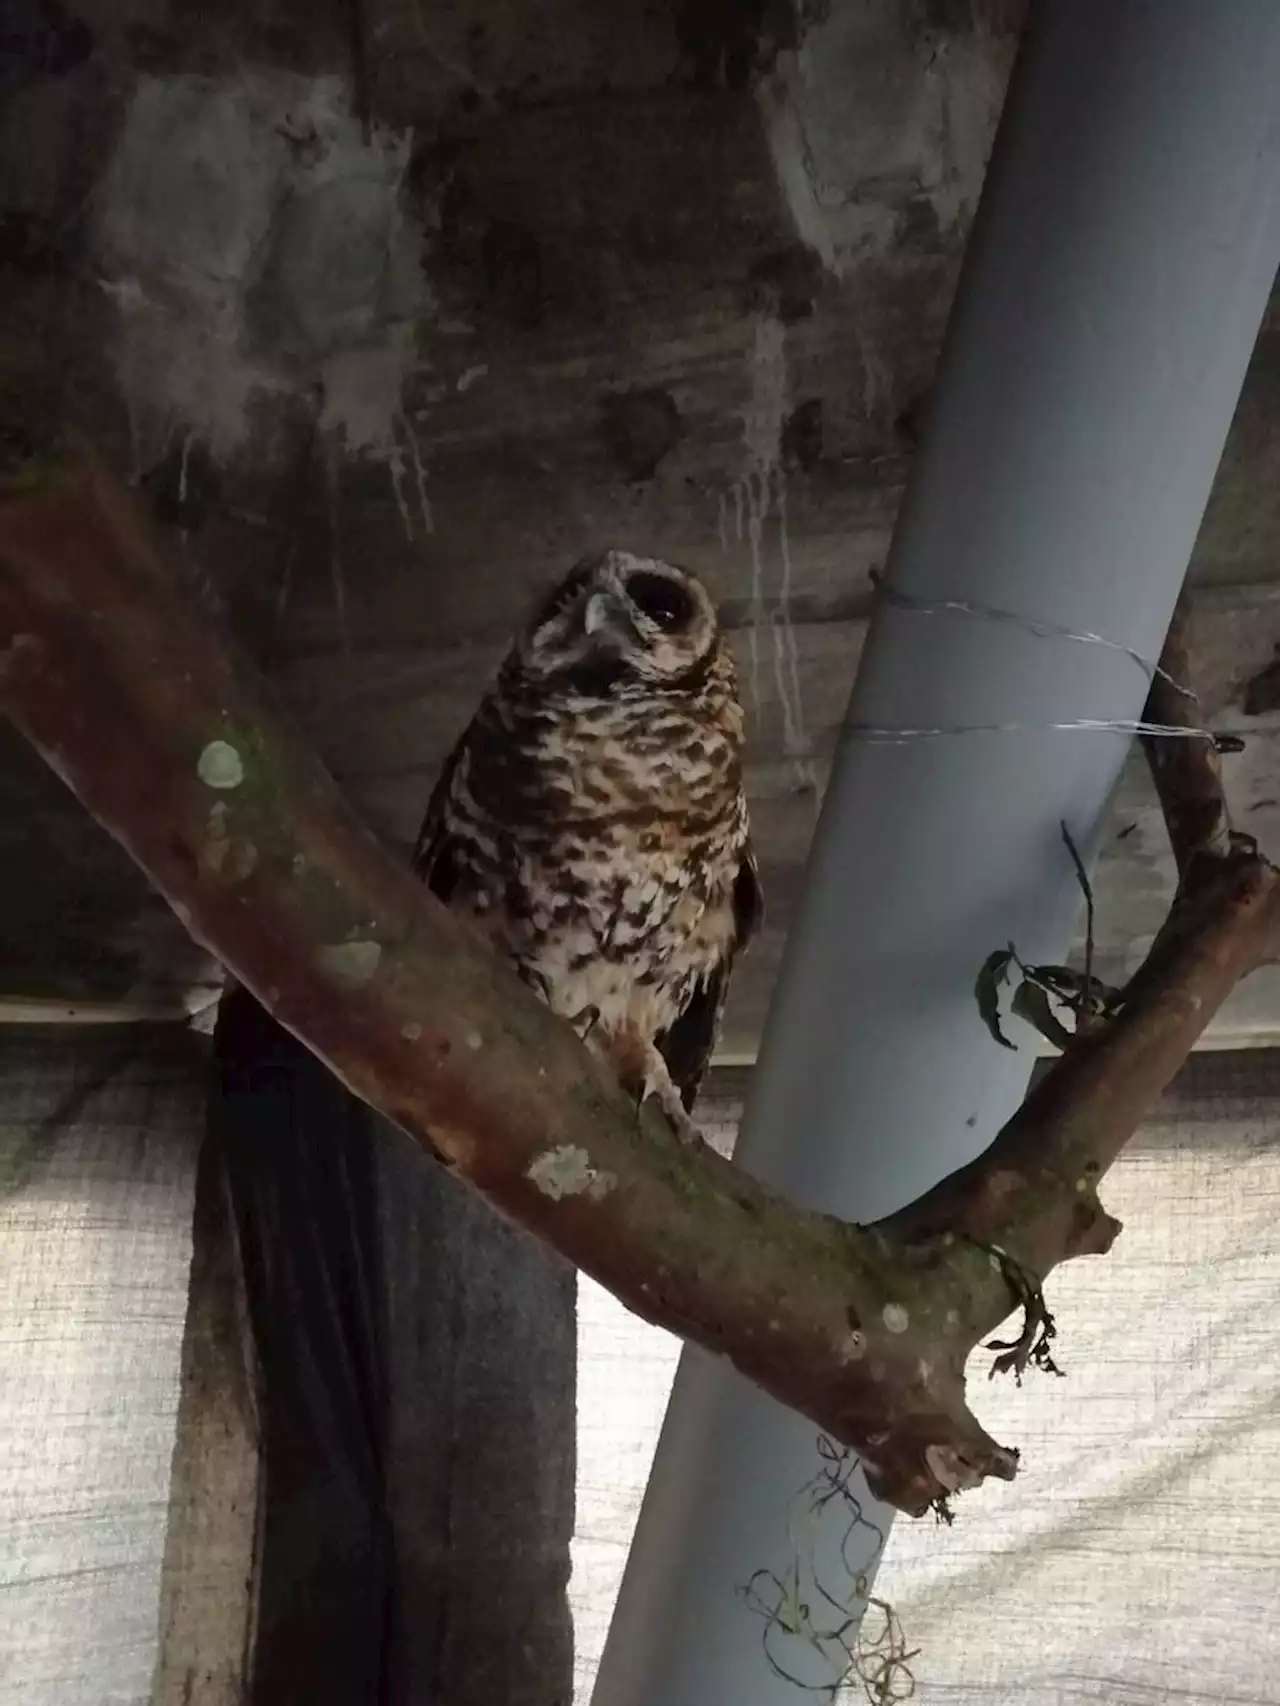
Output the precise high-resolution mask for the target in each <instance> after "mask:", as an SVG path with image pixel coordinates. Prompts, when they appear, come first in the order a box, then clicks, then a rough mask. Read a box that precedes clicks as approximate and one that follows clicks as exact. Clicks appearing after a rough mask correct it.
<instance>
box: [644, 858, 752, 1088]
mask: <svg viewBox="0 0 1280 1706" xmlns="http://www.w3.org/2000/svg"><path fill="white" fill-rule="evenodd" d="M763 918H764V895H763V893H762V891H761V888H760V872H759V868H758V867H757V865H756V860H755V854H754V853H753V852H752V851H751V846H750V844H749V843H748V844H747V845H746V846H745V847H744V848H743V850H742V858H741V861H740V862H739V865H738V874H737V876H736V877H735V878H734V883H733V921H734V934H733V939H732V941H731V942H730V943H729V946H728V948H727V949H726V950H725V953H724V955H723V957H722V958H721V960H720V962H719V964H718V965H716V967H715V968H714V970H713V971H712V972H711V973H710V974H709V975H708V976H707V977H706V978H705V979H704V980H703V981H702V982H701V983H700V984H699V985H698V986H697V988H696V989H695V990H694V993H693V998H692V999H691V1000H690V1002H689V1004H688V1006H687V1007H686V1008H685V1009H684V1011H683V1012H682V1013H681V1014H680V1016H679V1018H678V1019H676V1021H675V1022H674V1024H672V1025H671V1026H670V1027H669V1028H668V1029H667V1030H665V1031H663V1032H662V1033H661V1035H660V1036H658V1037H657V1038H655V1042H656V1044H657V1049H658V1053H659V1054H660V1055H661V1056H662V1058H663V1060H664V1061H665V1062H666V1063H667V1071H668V1072H669V1073H670V1074H671V1082H672V1083H673V1084H674V1085H675V1087H676V1089H677V1090H678V1091H679V1092H680V1100H681V1101H682V1102H683V1103H684V1105H685V1111H686V1112H689V1111H690V1110H692V1108H693V1104H694V1101H695V1100H696V1098H697V1095H698V1087H699V1085H700V1084H701V1083H702V1080H703V1077H704V1075H705V1074H706V1070H707V1067H708V1066H709V1065H710V1064H711V1055H712V1051H713V1050H714V1048H715V1046H716V1036H717V1033H718V1032H719V1029H720V1015H721V1013H722V1012H723V1011H724V1004H725V999H726V997H727V996H728V994H729V977H730V974H731V973H732V971H733V964H734V961H735V959H736V958H737V956H738V955H739V954H740V953H741V952H742V950H743V949H744V948H745V947H746V945H747V943H748V942H749V941H750V940H751V938H752V937H753V936H754V935H755V934H756V932H757V931H758V930H759V928H760V924H761V921H762V920H763Z"/></svg>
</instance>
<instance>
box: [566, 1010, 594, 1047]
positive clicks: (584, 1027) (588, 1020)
mask: <svg viewBox="0 0 1280 1706" xmlns="http://www.w3.org/2000/svg"><path fill="white" fill-rule="evenodd" d="M569 1023H570V1024H571V1025H572V1026H573V1028H574V1030H575V1031H577V1033H578V1036H579V1038H580V1040H581V1041H582V1042H584V1043H585V1042H586V1041H587V1039H588V1037H590V1035H591V1033H592V1031H594V1030H595V1028H596V1026H597V1025H598V1024H599V1023H600V1009H599V1008H598V1007H583V1008H582V1009H581V1011H580V1012H577V1013H575V1014H574V1016H573V1018H572V1019H571V1020H570V1021H569Z"/></svg>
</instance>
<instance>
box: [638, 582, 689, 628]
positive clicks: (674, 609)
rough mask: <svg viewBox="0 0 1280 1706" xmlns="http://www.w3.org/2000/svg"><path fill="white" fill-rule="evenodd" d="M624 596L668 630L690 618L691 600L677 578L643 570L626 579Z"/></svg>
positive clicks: (651, 619) (642, 612) (684, 624)
mask: <svg viewBox="0 0 1280 1706" xmlns="http://www.w3.org/2000/svg"><path fill="white" fill-rule="evenodd" d="M627 597H628V598H629V599H630V600H631V602H632V604H634V605H635V607H636V609H637V610H638V611H640V613H641V614H642V615H644V616H647V617H648V618H649V620H650V621H651V622H656V623H657V624H658V626H659V628H662V629H665V630H666V632H667V633H672V632H674V631H675V629H677V628H683V627H685V626H686V625H687V624H688V623H689V622H691V621H692V620H693V611H694V604H693V599H692V598H691V597H690V596H689V594H688V593H687V592H686V591H685V589H684V587H682V586H681V585H680V583H679V582H678V581H673V580H668V579H667V577H666V576H665V575H648V574H645V573H643V572H641V573H640V574H636V575H630V576H629V577H628V579H627Z"/></svg>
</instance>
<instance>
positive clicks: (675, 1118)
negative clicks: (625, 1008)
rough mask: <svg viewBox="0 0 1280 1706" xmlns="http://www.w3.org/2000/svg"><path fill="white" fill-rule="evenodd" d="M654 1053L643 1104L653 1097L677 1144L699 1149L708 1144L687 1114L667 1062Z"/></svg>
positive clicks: (645, 1084) (645, 1086) (646, 1081)
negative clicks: (665, 1117)
mask: <svg viewBox="0 0 1280 1706" xmlns="http://www.w3.org/2000/svg"><path fill="white" fill-rule="evenodd" d="M653 1052H654V1057H655V1058H654V1060H653V1061H652V1062H651V1063H650V1067H649V1072H648V1075H647V1076H646V1078H645V1083H644V1094H643V1096H642V1097H641V1104H642V1105H643V1103H644V1102H645V1101H647V1100H648V1098H649V1097H650V1096H652V1097H653V1098H654V1099H655V1100H656V1101H657V1103H658V1106H659V1107H660V1108H661V1109H662V1111H663V1113H664V1114H665V1115H666V1116H667V1119H668V1120H669V1121H670V1123H671V1127H672V1129H673V1130H674V1132H675V1135H676V1142H677V1143H681V1144H683V1145H684V1146H685V1147H686V1148H688V1149H699V1148H701V1147H702V1145H703V1144H704V1143H705V1142H706V1139H705V1138H704V1137H703V1135H702V1133H701V1131H699V1129H698V1127H697V1126H696V1125H695V1124H694V1123H693V1121H692V1120H691V1119H690V1118H689V1115H688V1114H687V1113H686V1111H685V1105H684V1101H683V1099H682V1098H681V1095H680V1092H679V1091H678V1090H677V1089H676V1087H675V1085H674V1084H673V1083H672V1082H671V1075H670V1073H669V1072H668V1071H667V1063H666V1061H665V1060H663V1058H662V1056H661V1055H660V1054H659V1053H658V1051H657V1050H656V1049H655V1050H654V1051H653Z"/></svg>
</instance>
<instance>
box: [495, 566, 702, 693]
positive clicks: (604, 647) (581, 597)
mask: <svg viewBox="0 0 1280 1706" xmlns="http://www.w3.org/2000/svg"><path fill="white" fill-rule="evenodd" d="M715 640H716V617H715V610H714V608H713V606H712V604H711V600H710V598H709V597H708V595H707V593H706V590H705V588H703V586H702V585H701V584H700V583H699V582H698V581H697V580H696V579H695V577H694V576H693V575H690V574H688V573H687V572H686V571H685V570H683V569H679V568H676V567H675V565H674V564H671V563H664V562H660V561H657V560H656V559H653V558H648V557H635V556H632V555H631V554H630V553H629V552H627V551H609V552H606V553H605V554H604V556H602V557H600V558H597V559H593V560H591V561H589V562H586V563H580V564H579V565H578V567H577V568H576V569H574V571H573V572H572V573H571V574H570V575H568V576H566V578H565V579H564V580H563V581H562V582H561V583H560V585H559V586H558V587H557V588H556V590H555V591H554V592H553V593H552V595H551V596H550V597H549V598H548V599H547V600H546V601H545V603H544V604H543V606H542V609H541V610H540V611H539V613H538V615H537V617H536V618H535V620H534V622H533V624H532V625H531V627H530V628H529V629H528V630H527V631H526V634H525V637H524V640H523V641H522V643H521V647H520V652H521V661H522V663H523V665H524V667H525V669H526V671H528V672H529V673H531V674H533V675H535V676H539V677H542V678H544V679H547V678H551V679H556V680H563V681H564V682H565V683H566V684H567V685H568V686H570V687H571V688H577V689H579V690H580V691H583V692H588V693H591V694H593V695H607V694H608V693H610V692H614V691H617V690H618V689H619V688H621V687H622V686H624V685H625V684H626V683H627V682H628V681H630V682H633V683H636V684H644V683H649V684H651V685H653V686H662V685H675V684H677V683H678V682H679V681H680V680H681V679H682V678H683V677H685V676H687V675H689V673H690V672H691V671H693V670H695V669H696V667H697V665H698V664H700V663H701V662H702V661H703V660H704V659H705V658H706V656H707V654H708V653H709V652H710V650H711V648H712V646H713V645H714V644H715Z"/></svg>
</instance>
